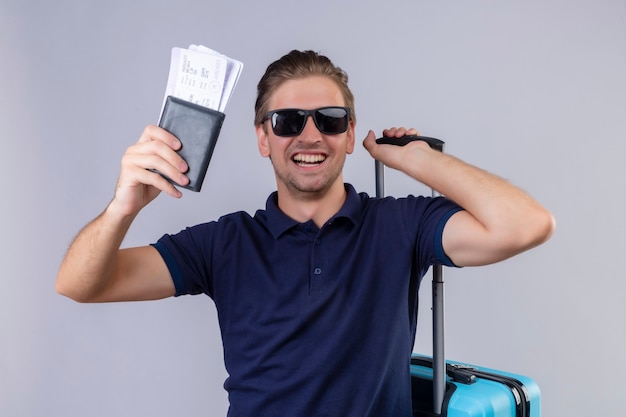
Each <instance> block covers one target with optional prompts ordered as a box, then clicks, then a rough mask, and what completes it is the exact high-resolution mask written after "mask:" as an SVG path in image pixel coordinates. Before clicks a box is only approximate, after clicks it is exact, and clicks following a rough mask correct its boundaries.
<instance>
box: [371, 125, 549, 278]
mask: <svg viewBox="0 0 626 417" xmlns="http://www.w3.org/2000/svg"><path fill="white" fill-rule="evenodd" d="M384 134H385V135H386V136H391V137H393V136H396V137H400V136H402V135H404V134H417V131H416V130H415V129H410V130H407V129H404V128H399V129H396V128H393V129H389V130H386V131H385V132H384ZM364 146H365V147H366V149H367V150H368V151H369V152H370V154H371V155H372V156H373V157H374V158H376V159H378V160H380V161H381V162H383V163H384V164H385V165H387V166H389V167H391V168H395V169H398V170H400V171H402V172H404V173H406V174H407V175H409V176H411V177H413V178H415V179H416V180H418V181H420V182H422V183H424V184H426V185H427V186H429V187H432V188H433V189H435V190H437V191H439V192H440V193H442V194H443V195H445V196H446V197H447V198H449V199H451V200H453V201H454V202H456V203H457V204H459V205H460V206H461V207H463V208H464V209H465V210H464V211H460V212H458V213H456V214H454V215H453V216H452V217H451V218H450V219H449V220H448V222H447V223H446V226H445V228H444V231H443V247H444V250H445V252H446V254H447V255H448V257H450V259H451V260H452V261H453V262H454V263H455V264H456V265H458V266H470V265H486V264H490V263H494V262H498V261H501V260H504V259H507V258H509V257H511V256H514V255H517V254H519V253H521V252H523V251H526V250H528V249H530V248H532V247H534V246H537V245H539V244H541V243H543V242H545V241H546V240H547V239H549V238H550V236H551V235H552V233H553V232H554V228H555V221H554V218H553V216H552V214H551V213H550V212H549V211H548V210H546V209H545V208H544V207H543V206H541V205H540V204H539V203H538V202H537V201H535V200H534V199H533V198H532V197H530V196H529V195H528V194H527V193H525V192H524V191H522V190H521V189H519V188H517V187H515V186H513V185H512V184H510V183H509V182H507V181H505V180H504V179H502V178H499V177H497V176H495V175H493V174H490V173H488V172H486V171H484V170H482V169H479V168H477V167H474V166H472V165H469V164H467V163H465V162H463V161H461V160H459V159H457V158H455V157H453V156H451V155H447V154H443V153H441V152H438V151H435V150H432V149H431V148H430V147H429V146H428V144H426V143H425V142H422V141H416V142H412V143H409V144H407V145H406V146H403V147H400V146H390V145H378V144H376V141H375V135H374V133H373V132H370V133H369V134H368V136H367V138H366V139H365V141H364Z"/></svg>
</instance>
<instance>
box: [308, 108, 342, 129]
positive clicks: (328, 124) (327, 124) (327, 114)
mask: <svg viewBox="0 0 626 417" xmlns="http://www.w3.org/2000/svg"><path fill="white" fill-rule="evenodd" d="M315 122H316V124H317V128H318V129H319V130H320V132H322V133H326V134H328V135H337V134H339V133H344V132H345V131H346V130H348V112H347V111H346V109H344V108H342V107H326V108H322V109H318V110H316V111H315Z"/></svg>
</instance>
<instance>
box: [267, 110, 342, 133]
mask: <svg viewBox="0 0 626 417" xmlns="http://www.w3.org/2000/svg"><path fill="white" fill-rule="evenodd" d="M268 114H269V115H270V116H269V117H270V120H271V122H272V130H273V131H274V134H275V135H276V136H297V135H299V134H300V133H301V132H302V129H304V125H305V124H306V120H307V118H308V117H309V115H312V116H313V119H314V120H315V125H316V126H317V128H318V129H319V131H320V132H322V133H324V134H327V135H337V134H339V133H344V132H345V131H346V130H348V124H349V120H350V114H349V112H348V110H347V109H345V108H343V107H322V108H320V109H317V110H298V109H284V110H276V111H273V112H270V113H268Z"/></svg>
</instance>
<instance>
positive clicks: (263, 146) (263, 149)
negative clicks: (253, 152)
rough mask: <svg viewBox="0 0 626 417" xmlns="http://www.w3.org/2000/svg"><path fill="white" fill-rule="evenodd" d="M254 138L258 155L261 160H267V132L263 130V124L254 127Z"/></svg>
mask: <svg viewBox="0 0 626 417" xmlns="http://www.w3.org/2000/svg"><path fill="white" fill-rule="evenodd" d="M256 137H257V141H258V143H257V144H258V146H259V153H260V154H261V156H262V157H263V158H267V157H269V156H270V153H271V152H270V144H269V140H268V137H267V130H265V125H264V124H258V125H256Z"/></svg>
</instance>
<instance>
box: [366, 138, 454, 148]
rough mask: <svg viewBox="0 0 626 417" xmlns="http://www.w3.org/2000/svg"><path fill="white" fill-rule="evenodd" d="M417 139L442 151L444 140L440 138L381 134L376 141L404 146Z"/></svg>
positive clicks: (380, 143)
mask: <svg viewBox="0 0 626 417" xmlns="http://www.w3.org/2000/svg"><path fill="white" fill-rule="evenodd" d="M417 140H421V141H423V142H426V143H428V145H429V146H430V147H431V148H433V149H434V150H436V151H439V152H443V146H444V144H445V142H444V141H442V140H440V139H437V138H431V137H428V136H418V135H405V136H402V137H399V138H394V137H388V136H383V137H382V138H378V139H376V143H378V144H379V145H396V146H404V145H406V144H407V143H411V142H415V141H417Z"/></svg>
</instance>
